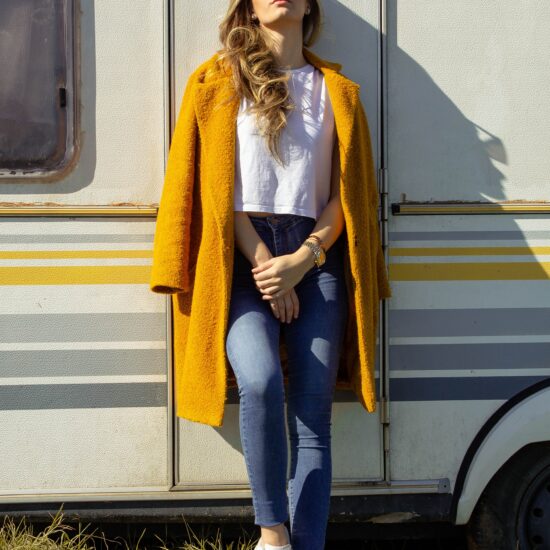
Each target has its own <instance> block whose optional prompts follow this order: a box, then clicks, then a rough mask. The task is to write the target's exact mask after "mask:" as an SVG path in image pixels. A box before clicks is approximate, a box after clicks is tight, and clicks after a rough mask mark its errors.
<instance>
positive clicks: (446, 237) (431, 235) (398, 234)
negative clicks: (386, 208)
mask: <svg viewBox="0 0 550 550" xmlns="http://www.w3.org/2000/svg"><path fill="white" fill-rule="evenodd" d="M526 239H550V231H390V232H389V240H390V241H463V240H465V241H468V240H472V241H475V240H480V241H485V240H487V241H495V240H519V241H524V240H526Z"/></svg>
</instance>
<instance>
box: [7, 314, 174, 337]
mask: <svg viewBox="0 0 550 550" xmlns="http://www.w3.org/2000/svg"><path fill="white" fill-rule="evenodd" d="M165 338H166V315H165V314H164V313H75V314H68V313H48V314H40V315H35V314H29V315H0V342H3V343H8V342H10V343H20V342H21V343H22V342H98V341H99V342H102V341H106V342H111V341H128V340H130V341H141V340H165Z"/></svg>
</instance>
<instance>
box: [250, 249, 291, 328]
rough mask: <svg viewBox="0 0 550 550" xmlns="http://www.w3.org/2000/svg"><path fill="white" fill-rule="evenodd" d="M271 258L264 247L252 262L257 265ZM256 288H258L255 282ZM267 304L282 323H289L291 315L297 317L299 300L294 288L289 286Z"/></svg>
mask: <svg viewBox="0 0 550 550" xmlns="http://www.w3.org/2000/svg"><path fill="white" fill-rule="evenodd" d="M271 258H273V255H272V254H271V252H270V251H269V249H267V247H265V250H262V251H261V252H260V254H259V256H257V257H256V258H254V262H255V263H256V264H257V265H256V266H255V267H258V266H259V265H261V264H263V263H265V262H267V261H268V260H270V259H271ZM256 288H258V285H257V283H256ZM258 290H259V288H258ZM269 305H270V307H271V311H272V312H273V315H275V317H277V319H279V320H280V321H282V322H283V323H285V322H286V323H290V321H291V320H292V317H294V318H295V319H296V318H297V317H298V312H299V309H300V301H299V300H298V296H297V294H296V291H295V290H294V288H291V289H290V290H289V291H288V292H287V293H286V294H284V295H282V296H280V297H278V298H273V299H271V300H269Z"/></svg>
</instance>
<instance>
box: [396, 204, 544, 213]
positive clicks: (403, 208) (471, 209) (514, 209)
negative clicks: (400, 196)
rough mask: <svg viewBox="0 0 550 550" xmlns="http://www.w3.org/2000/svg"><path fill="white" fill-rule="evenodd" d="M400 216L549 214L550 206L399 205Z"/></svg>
mask: <svg viewBox="0 0 550 550" xmlns="http://www.w3.org/2000/svg"><path fill="white" fill-rule="evenodd" d="M398 206H399V212H398V213H397V214H398V215H399V214H496V213H499V212H508V213H512V214H513V213H525V212H531V213H533V212H542V213H545V212H548V211H550V204H546V203H531V204H517V203H516V204H498V203H492V204H472V203H467V204H416V205H415V204H398Z"/></svg>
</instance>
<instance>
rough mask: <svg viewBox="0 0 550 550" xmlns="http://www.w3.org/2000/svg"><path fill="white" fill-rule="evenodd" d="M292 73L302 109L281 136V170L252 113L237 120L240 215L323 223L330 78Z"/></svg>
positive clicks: (330, 141)
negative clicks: (282, 216) (292, 217)
mask: <svg viewBox="0 0 550 550" xmlns="http://www.w3.org/2000/svg"><path fill="white" fill-rule="evenodd" d="M285 72H290V73H291V74H290V79H289V81H288V88H289V93H290V96H291V98H292V100H293V101H294V103H295V104H296V108H295V109H294V110H292V111H290V112H288V113H287V126H286V127H285V128H284V129H283V131H282V134H281V141H280V147H279V154H280V155H281V158H282V159H283V161H284V163H285V165H284V166H281V165H280V164H279V163H278V162H277V161H276V160H275V159H274V158H273V157H272V155H271V153H270V152H269V149H268V147H267V143H266V140H265V138H264V137H263V136H261V135H260V134H259V132H258V131H257V129H256V125H255V115H254V114H251V113H248V112H246V107H247V106H248V101H247V100H246V98H243V99H242V101H241V105H240V108H239V113H238V116H237V136H236V138H237V142H236V152H235V188H234V210H237V211H258V212H273V213H275V214H285V213H288V214H298V215H301V216H309V217H311V218H315V219H318V218H319V216H320V215H321V212H322V211H323V209H324V207H325V206H326V204H327V202H328V201H329V198H330V179H331V170H332V150H333V146H334V139H335V131H334V113H333V110H332V105H331V103H330V98H329V94H328V91H327V87H326V84H325V79H324V75H323V73H322V72H321V71H319V70H318V69H316V68H315V67H314V66H313V65H311V64H310V63H308V64H307V65H304V66H303V67H299V68H297V69H287V71H285Z"/></svg>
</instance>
